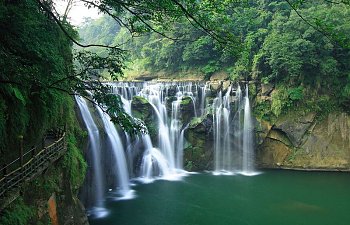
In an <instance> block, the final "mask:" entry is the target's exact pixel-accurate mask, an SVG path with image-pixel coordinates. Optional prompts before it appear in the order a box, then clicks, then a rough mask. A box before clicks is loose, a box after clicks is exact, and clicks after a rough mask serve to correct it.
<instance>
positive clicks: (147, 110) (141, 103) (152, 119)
mask: <svg viewBox="0 0 350 225" xmlns="http://www.w3.org/2000/svg"><path fill="white" fill-rule="evenodd" d="M131 111H132V115H133V116H134V117H136V118H138V119H141V120H142V121H144V122H145V124H146V127H147V129H148V132H149V134H150V136H151V138H152V140H153V141H156V140H157V134H158V124H157V115H156V113H155V110H154V108H153V107H152V105H151V104H150V103H149V102H148V100H147V99H145V98H143V97H141V96H134V98H133V99H132V102H131Z"/></svg>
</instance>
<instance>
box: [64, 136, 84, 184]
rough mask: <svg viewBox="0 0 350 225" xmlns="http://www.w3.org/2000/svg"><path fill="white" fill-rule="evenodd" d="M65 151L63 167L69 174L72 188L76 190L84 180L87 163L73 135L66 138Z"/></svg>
mask: <svg viewBox="0 0 350 225" xmlns="http://www.w3.org/2000/svg"><path fill="white" fill-rule="evenodd" d="M67 148H68V149H67V153H66V154H65V156H64V159H63V168H65V169H66V170H67V172H68V174H69V178H70V182H71V183H72V187H73V189H75V190H77V189H78V188H79V187H80V186H81V185H82V184H83V182H84V178H85V174H86V169H87V164H86V162H85V160H84V157H83V155H82V153H81V151H80V150H79V149H78V148H77V141H76V139H75V137H74V136H73V135H69V136H68V138H67Z"/></svg>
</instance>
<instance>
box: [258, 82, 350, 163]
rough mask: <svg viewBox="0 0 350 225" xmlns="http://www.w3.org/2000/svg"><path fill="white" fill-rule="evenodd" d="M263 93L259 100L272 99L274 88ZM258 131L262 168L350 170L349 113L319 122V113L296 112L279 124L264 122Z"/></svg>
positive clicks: (335, 115)
mask: <svg viewBox="0 0 350 225" xmlns="http://www.w3.org/2000/svg"><path fill="white" fill-rule="evenodd" d="M261 90H262V91H261V92H260V96H258V97H257V98H260V100H261V99H263V100H266V99H269V98H270V96H269V95H270V93H271V91H272V87H263V88H262V89H261ZM258 100H259V99H258ZM256 130H257V144H258V145H257V149H256V153H257V154H256V164H257V166H258V167H260V168H295V169H310V170H313V169H315V170H317V169H319V170H350V116H349V115H348V114H347V113H344V112H333V113H330V114H328V115H327V116H326V117H325V118H324V119H319V118H317V115H316V113H315V112H303V111H302V110H298V109H292V110H290V111H289V112H287V113H285V114H284V115H283V116H279V117H278V118H277V119H276V121H275V122H268V121H267V120H263V119H261V120H260V121H258V122H257V124H256Z"/></svg>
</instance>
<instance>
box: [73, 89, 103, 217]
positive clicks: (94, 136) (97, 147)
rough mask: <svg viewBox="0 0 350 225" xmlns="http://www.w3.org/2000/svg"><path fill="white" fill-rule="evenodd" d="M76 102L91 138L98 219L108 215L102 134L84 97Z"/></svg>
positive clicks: (77, 98)
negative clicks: (106, 209) (105, 197)
mask: <svg viewBox="0 0 350 225" xmlns="http://www.w3.org/2000/svg"><path fill="white" fill-rule="evenodd" d="M75 100H76V102H77V104H78V106H79V109H80V113H81V115H82V118H83V120H84V123H85V126H86V128H87V130H88V136H89V146H90V147H89V149H90V152H91V155H92V157H91V158H92V162H91V163H92V168H93V182H92V184H93V190H94V202H93V204H94V206H95V207H94V208H93V209H92V214H94V216H96V217H102V216H105V215H106V213H107V212H106V211H105V210H104V194H103V193H104V184H103V179H102V170H101V168H102V166H101V155H100V153H101V143H100V133H99V130H98V128H97V126H96V124H95V122H94V120H93V118H92V115H91V113H90V111H89V108H88V105H87V102H86V100H85V99H84V98H83V97H80V96H75Z"/></svg>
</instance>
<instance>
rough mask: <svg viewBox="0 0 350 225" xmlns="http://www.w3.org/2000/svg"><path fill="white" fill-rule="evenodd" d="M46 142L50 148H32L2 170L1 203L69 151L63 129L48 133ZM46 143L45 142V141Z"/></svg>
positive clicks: (0, 171)
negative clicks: (9, 194)
mask: <svg viewBox="0 0 350 225" xmlns="http://www.w3.org/2000/svg"><path fill="white" fill-rule="evenodd" d="M46 141H47V142H48V143H50V144H49V146H46V147H45V146H44V145H45V144H44V143H43V146H44V147H43V149H42V150H40V151H37V150H36V149H37V148H32V149H30V150H29V151H27V152H25V153H23V151H21V154H20V156H19V157H18V158H17V159H15V160H13V161H12V162H11V163H9V164H7V165H5V166H3V167H2V168H1V169H0V173H1V174H0V201H1V200H3V199H4V198H6V195H7V193H8V192H10V191H11V190H14V189H18V188H19V187H20V186H21V185H22V184H23V183H24V182H26V181H29V180H31V179H32V178H33V177H35V176H36V175H38V174H40V173H41V172H42V171H43V170H45V169H46V168H47V167H48V166H49V165H50V163H52V162H54V161H56V160H57V159H59V158H60V157H61V156H62V155H63V153H64V152H65V151H66V149H67V143H66V136H65V132H64V130H63V129H57V130H54V131H50V132H48V134H47V135H46ZM44 142H45V141H44Z"/></svg>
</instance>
